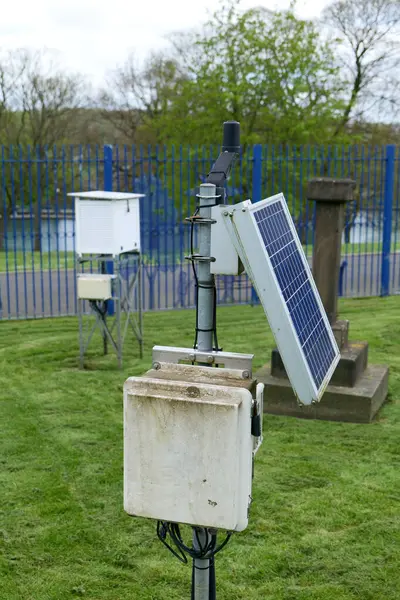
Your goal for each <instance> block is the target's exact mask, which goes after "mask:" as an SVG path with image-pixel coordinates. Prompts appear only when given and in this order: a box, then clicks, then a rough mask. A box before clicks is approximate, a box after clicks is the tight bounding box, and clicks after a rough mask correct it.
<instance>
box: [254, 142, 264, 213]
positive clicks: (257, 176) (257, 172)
mask: <svg viewBox="0 0 400 600" xmlns="http://www.w3.org/2000/svg"><path fill="white" fill-rule="evenodd" d="M261 199H262V145H261V144H255V145H254V146H253V192H252V198H251V200H252V202H253V203H254V202H260V200H261Z"/></svg>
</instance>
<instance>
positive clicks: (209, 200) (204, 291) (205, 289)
mask: <svg viewBox="0 0 400 600" xmlns="http://www.w3.org/2000/svg"><path fill="white" fill-rule="evenodd" d="M215 194H216V186H215V185H214V184H212V183H203V184H202V185H201V186H200V194H199V202H200V209H199V216H200V217H201V218H203V219H211V206H213V205H214V204H215V203H216V199H215ZM199 229H200V230H199V254H200V256H202V257H210V255H211V223H199ZM197 277H198V286H199V290H198V305H197V306H198V309H197V310H198V322H197V324H198V329H199V331H198V336H197V347H198V349H199V350H202V351H204V352H208V351H210V350H212V347H213V331H212V329H213V325H214V275H212V273H211V271H210V263H209V261H199V262H198V266H197Z"/></svg>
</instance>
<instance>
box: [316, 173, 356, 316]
mask: <svg viewBox="0 0 400 600" xmlns="http://www.w3.org/2000/svg"><path fill="white" fill-rule="evenodd" d="M355 187H356V182H355V181H352V180H351V179H329V178H326V177H322V178H319V179H312V180H311V181H310V182H309V184H308V191H307V197H308V199H309V200H314V201H315V203H316V219H315V233H314V251H313V263H312V272H313V277H314V279H315V283H316V284H317V288H318V291H319V293H320V296H321V300H322V303H323V305H324V308H325V310H326V314H327V315H328V319H329V322H330V324H331V325H334V324H335V323H336V321H337V299H338V287H339V272H340V255H341V248H342V234H343V227H344V216H345V203H346V202H349V201H351V200H353V192H354V189H355Z"/></svg>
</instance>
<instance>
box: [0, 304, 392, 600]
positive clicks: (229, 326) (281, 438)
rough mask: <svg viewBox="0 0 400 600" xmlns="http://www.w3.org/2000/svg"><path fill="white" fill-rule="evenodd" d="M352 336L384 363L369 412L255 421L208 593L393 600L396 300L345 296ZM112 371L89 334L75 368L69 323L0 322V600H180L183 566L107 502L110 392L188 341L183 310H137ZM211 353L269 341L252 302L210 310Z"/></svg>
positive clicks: (141, 525)
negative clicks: (380, 389)
mask: <svg viewBox="0 0 400 600" xmlns="http://www.w3.org/2000/svg"><path fill="white" fill-rule="evenodd" d="M341 314H342V316H343V317H347V318H349V319H350V321H351V337H352V339H362V340H363V339H367V340H368V341H369V342H370V361H371V362H375V363H389V364H390V367H391V372H390V400H389V402H388V403H387V404H386V405H385V407H384V408H383V409H382V410H381V412H380V415H379V419H378V420H377V421H376V422H375V423H373V424H370V425H353V424H344V423H329V422H322V421H321V422H318V421H315V422H314V421H305V420H304V421H303V420H296V419H292V418H283V417H274V416H265V419H264V432H265V438H264V444H263V447H262V448H261V450H260V452H259V453H258V455H257V460H256V468H255V479H254V485H253V497H254V502H253V506H252V509H251V517H250V524H249V527H248V529H247V530H246V531H244V532H242V533H240V534H235V535H234V536H233V539H232V540H231V542H230V544H229V545H228V546H227V547H226V548H225V549H224V550H223V551H222V552H221V554H219V555H218V558H217V561H216V564H217V586H218V600H269V599H270V600H356V599H360V600H398V599H399V597H400V318H399V314H400V298H396V297H394V298H388V299H369V300H347V301H344V302H342V303H341ZM144 321H145V322H144V325H145V344H146V352H145V357H144V359H143V360H139V359H138V354H137V348H136V346H135V345H134V344H133V342H132V345H131V347H128V348H127V356H126V360H125V366H124V369H123V371H118V369H117V368H116V360H115V358H114V356H112V355H110V356H107V357H102V356H101V354H100V352H101V343H100V340H99V343H98V345H96V344H94V345H93V346H92V348H93V350H92V352H91V353H90V355H89V357H88V363H87V369H86V370H84V371H79V370H78V369H77V363H78V327H77V321H76V320H75V319H72V318H71V319H60V320H55V319H53V320H42V321H29V322H0V385H1V402H0V423H1V434H0V461H1V468H0V490H1V496H0V498H1V500H0V598H1V600H67V599H73V598H78V597H82V598H87V599H90V600H106V599H107V600H166V599H167V598H168V600H183V599H186V598H189V597H190V577H191V571H190V568H189V567H188V566H186V567H185V566H183V565H181V564H180V563H179V562H178V561H177V560H176V559H175V558H174V557H172V555H170V554H169V553H168V552H167V550H166V549H165V548H164V547H163V546H162V545H161V543H160V542H159V541H158V540H157V539H156V533H155V523H154V522H150V521H146V520H141V519H136V518H130V517H128V516H127V515H126V514H125V513H124V511H123V508H122V474H123V473H122V386H123V382H124V380H125V379H126V378H127V377H128V376H129V375H137V374H140V373H142V372H143V371H144V370H145V369H147V368H148V367H150V365H151V347H152V346H153V344H156V343H157V344H165V345H174V344H176V343H179V345H182V346H184V345H191V343H192V341H193V327H194V314H193V312H192V311H181V312H164V313H159V314H157V313H153V314H146V315H145V320H144ZM218 333H219V339H220V343H221V344H222V345H223V347H224V349H225V350H230V351H239V352H254V353H255V367H256V368H257V367H259V366H261V365H262V364H263V363H264V362H265V361H266V360H268V357H269V353H270V350H271V348H272V346H273V341H272V338H271V334H270V332H269V329H268V327H267V325H266V321H265V319H264V316H263V314H262V310H261V309H260V308H259V307H257V308H250V307H227V308H221V309H220V310H219V328H218Z"/></svg>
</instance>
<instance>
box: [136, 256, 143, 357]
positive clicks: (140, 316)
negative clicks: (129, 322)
mask: <svg viewBox="0 0 400 600" xmlns="http://www.w3.org/2000/svg"><path fill="white" fill-rule="evenodd" d="M137 278H138V290H137V311H138V324H139V333H140V340H139V352H140V358H143V314H142V256H141V254H139V257H138V274H137Z"/></svg>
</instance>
